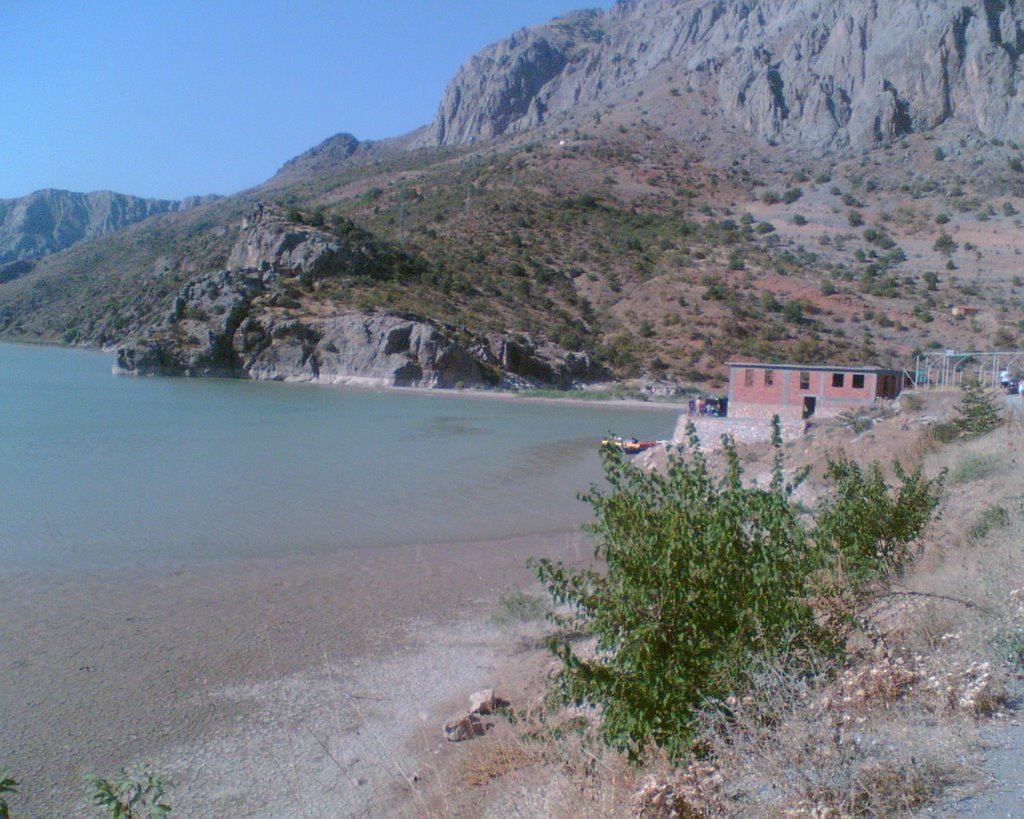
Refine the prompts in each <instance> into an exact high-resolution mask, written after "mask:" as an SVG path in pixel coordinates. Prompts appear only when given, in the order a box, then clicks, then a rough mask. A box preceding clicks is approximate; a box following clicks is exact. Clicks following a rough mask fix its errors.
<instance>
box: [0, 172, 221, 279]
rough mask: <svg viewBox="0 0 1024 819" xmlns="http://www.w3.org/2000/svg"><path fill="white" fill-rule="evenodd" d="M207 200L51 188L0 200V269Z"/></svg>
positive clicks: (206, 197)
mask: <svg viewBox="0 0 1024 819" xmlns="http://www.w3.org/2000/svg"><path fill="white" fill-rule="evenodd" d="M210 198H211V197H208V196H193V197H189V198H187V199H184V200H181V201H172V200H169V199H142V198H140V197H138V196H129V195H127V194H123V193H113V192H111V191H97V192H95V193H74V192H72V191H62V190H52V189H51V190H41V191H36V192H35V193H32V194H29V195H28V196H23V197H21V198H19V199H0V265H3V264H6V263H8V262H14V261H18V260H21V259H35V258H38V257H40V256H45V255H47V254H49V253H56V252H57V251H60V250H64V249H66V248H69V247H71V246H72V245H74V244H77V243H78V242H82V241H87V240H89V239H95V238H96V237H98V236H103V235H105V234H107V233H113V232H114V231H117V230H122V229H123V228H126V227H128V226H129V225H134V224H135V223H136V222H141V221H142V220H143V219H148V218H149V217H150V216H154V215H156V214H160V213H176V212H178V211H182V210H187V209H188V208H191V207H195V206H196V205H198V204H201V203H203V202H205V201H208V200H209V199H210Z"/></svg>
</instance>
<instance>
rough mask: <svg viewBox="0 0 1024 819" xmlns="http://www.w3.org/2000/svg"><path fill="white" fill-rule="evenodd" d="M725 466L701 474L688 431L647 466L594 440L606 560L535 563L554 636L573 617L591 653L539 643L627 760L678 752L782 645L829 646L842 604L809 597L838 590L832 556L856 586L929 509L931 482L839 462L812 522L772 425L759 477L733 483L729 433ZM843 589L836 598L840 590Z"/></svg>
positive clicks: (891, 561) (594, 498)
mask: <svg viewBox="0 0 1024 819" xmlns="http://www.w3.org/2000/svg"><path fill="white" fill-rule="evenodd" d="M723 441H724V458H725V467H724V470H723V475H722V477H720V478H719V477H716V476H715V475H714V474H712V472H711V470H710V469H709V467H708V464H707V462H706V460H705V458H704V456H703V455H702V453H701V450H700V446H699V441H698V440H697V438H696V434H695V432H694V430H693V428H692V426H691V427H690V429H689V446H688V448H687V449H688V452H676V453H673V454H672V456H671V458H670V463H669V466H668V469H667V471H666V473H665V474H664V475H660V474H653V473H647V472H644V471H643V470H641V469H639V468H637V467H634V466H633V465H632V464H630V463H628V462H625V461H624V460H623V459H622V457H621V455H619V454H618V453H617V452H614V451H610V450H609V451H605V452H604V453H603V454H604V458H605V475H606V478H607V481H608V484H609V489H608V490H607V491H602V490H599V489H596V488H594V489H592V490H591V492H590V493H589V494H587V495H585V496H584V498H583V499H584V500H586V501H587V502H589V503H590V504H591V506H593V508H594V511H595V513H596V522H595V523H594V524H593V525H592V526H591V527H589V528H590V531H591V532H592V533H593V534H594V535H595V536H596V552H597V556H598V557H599V558H602V559H603V560H604V561H605V564H606V568H605V570H604V571H603V572H596V571H593V570H579V571H576V570H570V569H567V568H565V567H564V566H563V565H561V564H558V563H552V562H551V561H548V560H541V561H538V562H536V563H535V564H534V570H535V572H536V574H537V576H538V577H539V578H540V579H541V581H543V582H544V583H545V584H546V585H547V587H548V590H549V592H550V593H551V595H552V597H553V599H554V601H555V603H556V604H558V605H562V606H567V607H568V611H569V613H568V614H565V615H560V616H558V615H556V616H554V617H553V619H554V621H555V622H556V624H557V625H559V626H561V627H562V633H574V632H578V631H579V630H583V631H585V632H587V633H589V634H591V635H592V636H593V637H594V638H595V639H596V653H595V654H594V655H593V656H583V655H582V654H581V653H578V652H577V651H575V650H574V647H573V645H572V643H571V642H570V641H569V640H566V639H558V638H555V639H554V640H553V641H552V643H551V648H552V650H553V651H554V652H555V654H556V655H557V656H558V657H559V658H560V659H561V661H562V664H563V667H562V670H561V673H560V675H559V677H558V685H559V687H560V693H561V694H562V696H563V697H564V698H565V700H566V701H567V702H571V703H575V704H590V705H597V706H600V707H601V708H602V732H603V735H604V738H605V740H606V741H607V742H608V743H609V744H610V745H611V746H612V747H615V748H617V749H620V750H623V751H626V752H627V753H628V754H629V755H630V756H631V757H633V758H636V757H637V756H639V755H640V754H641V753H642V752H643V750H644V749H645V748H646V747H647V746H649V745H655V746H658V747H660V748H662V749H664V750H665V751H666V752H667V753H668V754H669V756H670V757H671V758H673V759H676V760H678V759H680V758H682V757H683V756H684V755H685V754H686V753H687V752H688V751H689V750H690V746H691V744H692V739H693V735H694V729H695V723H694V720H695V715H696V713H697V712H698V710H699V709H700V708H701V706H703V705H704V704H705V703H707V702H709V701H714V700H722V699H725V698H726V697H727V696H729V695H731V694H734V693H738V692H740V691H742V690H743V689H744V688H745V687H746V685H747V683H748V681H749V674H750V671H751V669H752V668H754V667H757V666H759V665H763V663H764V662H766V661H771V660H772V659H773V658H774V657H776V656H779V655H785V656H787V657H789V658H792V657H794V656H806V657H821V656H823V655H824V656H828V655H838V654H840V653H841V650H842V646H843V638H844V637H845V635H846V632H845V631H844V630H843V629H834V628H830V626H831V625H833V624H835V623H837V622H838V621H837V619H836V618H835V616H834V613H835V611H836V610H840V609H843V606H842V605H833V606H828V607H826V609H827V612H828V613H829V615H831V616H829V617H825V618H822V617H821V616H819V615H820V614H821V610H820V609H816V608H815V607H814V605H813V604H812V602H811V601H812V600H813V601H820V600H821V598H822V595H823V594H836V593H837V592H838V593H839V594H840V595H841V594H842V592H843V591H844V590H843V589H838V590H837V589H836V588H835V585H834V583H835V578H836V577H840V576H843V575H844V573H843V572H842V571H837V567H838V566H841V565H842V564H846V565H848V566H851V567H854V568H855V569H856V571H855V573H854V575H855V577H856V582H857V583H858V584H859V587H860V588H864V587H866V585H868V584H869V583H871V582H872V581H874V580H877V579H878V578H881V577H884V576H885V574H886V573H887V572H888V571H890V570H891V569H892V568H894V567H895V568H897V569H898V568H900V567H902V566H903V565H905V564H906V562H907V561H908V560H909V557H910V552H909V550H908V546H909V544H910V543H911V542H912V541H913V540H914V538H916V537H917V535H919V534H920V531H921V529H922V528H923V526H924V525H925V523H926V522H927V520H928V518H929V517H930V515H931V513H932V511H933V510H934V508H935V504H936V503H937V498H938V483H937V482H935V481H932V482H929V481H925V480H923V479H922V478H921V476H920V473H919V472H914V473H913V474H909V475H908V474H907V473H905V472H902V471H898V472H897V477H898V478H899V480H900V481H901V486H900V487H899V488H898V489H897V490H896V492H895V494H892V493H890V490H889V488H888V487H887V486H886V484H885V482H884V480H883V479H882V477H881V472H880V471H877V470H872V471H870V472H869V473H868V474H867V475H866V476H865V475H864V474H863V473H862V472H861V471H860V470H859V468H858V467H856V466H855V465H852V464H850V463H849V462H847V461H843V460H837V461H835V462H833V463H832V465H831V466H830V477H831V478H832V479H833V480H834V481H836V483H837V484H838V491H837V493H836V496H835V498H834V499H831V500H830V501H828V502H827V503H826V504H825V505H823V506H822V507H821V509H820V515H819V517H820V521H819V523H818V524H817V526H813V527H811V528H808V526H807V525H805V523H804V521H803V520H802V519H801V515H800V512H799V510H798V509H797V507H796V506H795V505H794V504H793V503H792V502H791V494H792V491H793V489H794V488H795V486H796V485H798V484H799V482H800V480H802V478H803V476H804V474H806V473H803V474H800V475H798V476H797V477H796V479H794V481H793V482H792V483H789V484H787V483H786V481H785V478H784V472H783V458H782V448H781V447H782V441H781V436H780V434H779V424H778V419H775V422H774V434H773V445H774V448H775V460H774V465H773V469H772V473H771V481H770V483H769V485H768V486H767V487H759V486H757V485H749V484H744V481H743V472H742V468H741V466H740V462H739V458H738V456H737V453H736V450H735V447H734V445H733V443H732V441H731V440H730V439H729V438H728V437H725V438H724V439H723ZM843 602H845V601H840V603H843Z"/></svg>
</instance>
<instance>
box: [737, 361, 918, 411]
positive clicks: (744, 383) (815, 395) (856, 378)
mask: <svg viewBox="0 0 1024 819" xmlns="http://www.w3.org/2000/svg"><path fill="white" fill-rule="evenodd" d="M902 381H903V378H902V374H901V373H900V372H899V371H898V370H883V369H881V368H880V367H838V366H835V367H833V366H826V367H819V366H810V365H806V364H747V363H737V362H730V364H729V415H730V416H731V417H733V418H771V416H773V415H778V416H779V417H780V418H781V419H783V420H790V421H792V420H796V419H800V418H810V417H811V416H812V415H816V416H819V417H829V416H833V415H838V414H839V413H841V412H847V411H856V410H858V409H863V408H868V407H871V406H872V405H873V404H874V403H875V401H877V400H879V399H892V398H895V397H896V396H898V395H899V394H900V389H901V387H902Z"/></svg>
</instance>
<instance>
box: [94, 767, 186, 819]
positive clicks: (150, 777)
mask: <svg viewBox="0 0 1024 819" xmlns="http://www.w3.org/2000/svg"><path fill="white" fill-rule="evenodd" d="M89 784H90V785H91V786H92V789H93V794H92V801H93V804H94V805H96V806H97V807H100V808H103V809H104V810H106V811H107V815H108V816H110V819H142V817H147V818H148V819H160V817H164V816H167V815H168V814H169V813H170V812H171V806H170V805H168V804H166V803H165V802H164V801H163V799H164V793H165V791H166V790H167V783H166V782H165V781H164V780H163V779H162V778H161V777H159V776H157V775H155V774H154V773H153V772H152V771H150V770H148V769H144V770H143V771H142V772H141V773H140V774H138V775H132V774H129V773H128V771H126V770H125V769H124V768H121V770H120V771H119V772H118V776H117V777H116V778H115V779H104V778H103V777H101V776H91V777H89Z"/></svg>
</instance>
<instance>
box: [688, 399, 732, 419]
mask: <svg viewBox="0 0 1024 819" xmlns="http://www.w3.org/2000/svg"><path fill="white" fill-rule="evenodd" d="M725 405H726V399H725V398H703V397H700V396H698V397H697V398H691V399H690V400H689V402H688V407H689V414H690V415H715V416H719V417H721V416H724V415H725Z"/></svg>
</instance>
